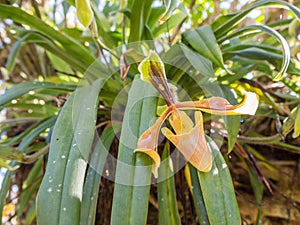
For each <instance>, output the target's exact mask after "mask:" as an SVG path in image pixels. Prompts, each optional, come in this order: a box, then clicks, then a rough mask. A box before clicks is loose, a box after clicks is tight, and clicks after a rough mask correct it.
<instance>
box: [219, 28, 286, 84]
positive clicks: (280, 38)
mask: <svg viewBox="0 0 300 225" xmlns="http://www.w3.org/2000/svg"><path fill="white" fill-rule="evenodd" d="M258 30H262V31H264V32H266V33H268V34H270V35H272V36H274V37H275V38H276V39H277V40H278V41H279V42H280V44H281V46H282V49H283V50H282V65H281V69H280V71H279V73H278V74H277V75H276V76H275V77H274V80H280V78H282V76H283V75H284V74H285V72H286V71H287V69H288V66H289V63H290V59H291V54H290V48H289V45H288V43H287V41H286V40H285V38H284V37H283V36H282V35H281V34H280V33H279V32H277V31H276V30H274V29H272V28H270V27H267V26H264V25H250V26H247V27H244V28H241V29H239V30H237V31H236V32H233V33H231V34H229V35H227V36H225V37H224V38H222V39H220V41H225V40H226V39H231V38H233V37H236V36H239V35H241V34H243V35H246V34H247V33H251V32H256V31H258Z"/></svg>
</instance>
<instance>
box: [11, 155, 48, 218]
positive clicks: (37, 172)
mask: <svg viewBox="0 0 300 225" xmlns="http://www.w3.org/2000/svg"><path fill="white" fill-rule="evenodd" d="M42 165H43V158H40V159H39V160H38V161H37V162H35V163H34V166H33V168H32V169H31V170H30V172H29V175H28V176H27V178H26V180H25V181H24V183H23V186H22V188H23V192H22V194H21V196H20V200H19V207H18V212H17V215H18V216H21V215H22V214H23V213H26V208H27V207H28V206H29V205H30V204H32V203H31V202H30V200H31V199H33V197H34V194H35V192H36V191H37V189H38V188H39V186H40V183H41V180H42V179H41V177H42V175H43V174H42V172H43V169H42ZM37 178H38V179H37Z"/></svg>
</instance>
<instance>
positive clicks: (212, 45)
mask: <svg viewBox="0 0 300 225" xmlns="http://www.w3.org/2000/svg"><path fill="white" fill-rule="evenodd" d="M182 37H183V42H184V43H187V44H189V45H190V46H191V47H192V48H193V49H195V51H197V52H198V53H200V54H201V55H203V56H204V57H206V58H207V59H209V60H211V61H212V62H213V63H215V64H216V65H218V66H220V67H222V68H224V62H223V58H222V52H221V50H220V47H219V45H218V43H217V40H216V38H215V35H214V33H213V31H212V29H211V27H210V26H203V27H200V28H197V29H195V30H191V31H188V32H185V33H183V34H182Z"/></svg>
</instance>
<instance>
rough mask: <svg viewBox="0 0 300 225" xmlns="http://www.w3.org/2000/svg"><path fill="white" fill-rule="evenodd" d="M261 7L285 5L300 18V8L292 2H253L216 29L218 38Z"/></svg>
mask: <svg viewBox="0 0 300 225" xmlns="http://www.w3.org/2000/svg"><path fill="white" fill-rule="evenodd" d="M260 7H281V8H282V7H284V8H288V9H290V10H291V11H292V12H293V13H294V14H295V15H296V16H297V17H298V18H300V10H299V9H298V8H297V7H296V6H293V5H292V4H290V3H288V2H286V1H282V0H262V1H258V2H256V3H254V4H252V5H251V6H250V7H249V8H247V9H245V10H243V11H241V12H239V13H237V14H236V15H235V16H233V17H231V18H230V19H229V20H228V21H226V22H225V23H223V24H222V25H221V26H218V28H216V29H215V31H214V32H215V35H216V37H217V39H219V38H221V37H222V36H224V35H225V34H226V33H227V32H228V31H230V30H231V29H232V28H233V27H235V26H236V25H237V24H238V23H239V22H240V21H241V20H242V19H244V18H245V17H246V16H247V15H248V14H249V13H250V12H251V11H252V10H254V9H257V8H260Z"/></svg>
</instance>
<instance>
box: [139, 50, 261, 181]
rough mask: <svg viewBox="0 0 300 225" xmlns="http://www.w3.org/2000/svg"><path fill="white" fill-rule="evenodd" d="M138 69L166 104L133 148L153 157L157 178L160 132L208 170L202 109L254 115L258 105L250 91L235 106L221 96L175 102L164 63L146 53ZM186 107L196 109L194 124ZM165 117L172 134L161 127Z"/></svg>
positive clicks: (199, 165) (195, 164)
mask: <svg viewBox="0 0 300 225" xmlns="http://www.w3.org/2000/svg"><path fill="white" fill-rule="evenodd" d="M138 69H139V71H140V73H141V79H142V80H144V81H146V82H148V83H150V84H151V85H153V86H154V87H155V88H156V89H157V90H158V91H159V92H160V93H161V94H162V96H163V97H164V99H165V100H166V103H167V105H168V107H167V109H166V110H165V111H164V112H163V113H162V114H161V115H160V117H159V118H158V119H157V120H156V122H155V123H154V124H153V125H152V126H151V127H150V128H148V129H147V130H146V131H145V132H144V133H143V134H142V135H141V136H140V138H139V140H138V143H137V147H136V149H135V150H134V151H135V152H143V153H145V154H147V155H148V156H149V157H151V158H152V160H153V166H152V173H153V174H154V176H155V177H156V178H157V177H158V168H159V165H160V156H159V154H158V152H157V145H158V136H159V133H160V131H161V132H162V134H163V135H164V136H165V137H166V138H167V139H168V140H170V141H171V142H172V143H173V144H174V145H175V146H176V148H177V149H178V150H179V151H180V152H181V153H182V155H183V156H184V157H185V159H186V160H187V161H189V162H190V163H191V164H192V165H193V166H194V167H195V168H197V169H198V170H199V171H203V172H208V171H210V169H211V166H212V155H211V152H210V150H209V148H208V146H207V143H206V140H205V133H204V129H203V118H202V113H201V111H203V112H206V113H211V114H216V115H254V114H255V112H256V110H257V107H258V103H259V101H258V96H257V95H256V94H255V93H252V92H245V96H244V99H243V101H242V102H241V103H239V104H238V105H231V104H230V103H229V102H228V101H227V100H226V99H224V98H221V97H211V98H208V99H203V100H199V101H187V102H175V100H174V99H176V98H175V96H174V95H173V93H172V91H171V90H170V88H169V86H168V83H167V78H166V75H165V70H164V64H163V63H162V61H161V59H160V58H159V56H158V55H157V54H156V53H155V52H154V51H150V52H149V55H148V57H146V58H145V59H144V60H143V61H142V62H141V63H140V65H139V67H138ZM187 109H188V110H190V109H192V110H196V112H195V123H193V121H192V120H191V118H190V117H189V116H188V115H187V114H186V113H185V112H184V111H183V110H187ZM167 118H169V122H170V125H171V126H172V128H173V130H174V132H175V133H173V132H172V131H171V130H170V129H168V128H166V127H163V128H162V125H163V123H164V121H165V120H166V119H167Z"/></svg>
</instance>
